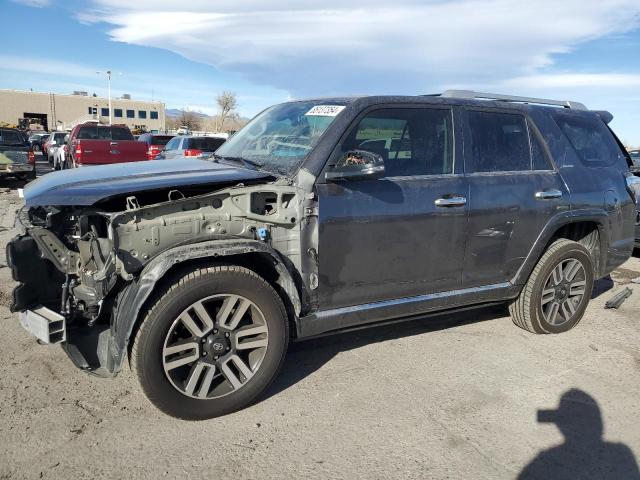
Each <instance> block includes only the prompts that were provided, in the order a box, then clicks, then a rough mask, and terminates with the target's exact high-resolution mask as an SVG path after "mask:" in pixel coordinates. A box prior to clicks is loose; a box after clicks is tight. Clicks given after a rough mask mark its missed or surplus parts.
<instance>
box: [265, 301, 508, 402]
mask: <svg viewBox="0 0 640 480" xmlns="http://www.w3.org/2000/svg"><path fill="white" fill-rule="evenodd" d="M508 315H509V312H508V310H507V308H506V306H492V307H485V308H477V309H474V310H468V311H463V312H458V313H448V314H442V315H433V316H427V317H422V318H418V319H415V320H408V321H403V322H402V323H394V324H388V325H382V326H376V327H370V328H364V329H361V330H356V331H353V330H352V331H349V332H344V333H339V334H333V335H330V336H326V337H322V338H317V339H312V340H305V341H301V342H298V343H292V344H291V345H290V346H289V349H288V352H287V357H286V359H285V363H284V366H283V367H282V370H281V372H280V373H279V374H278V376H277V377H276V380H275V381H274V383H273V384H272V385H271V387H270V388H269V389H268V390H267V392H266V394H265V396H264V397H263V400H264V399H267V398H269V397H271V396H273V395H276V394H278V393H280V392H282V391H284V390H286V389H287V388H289V387H291V386H293V385H295V384H296V383H298V382H299V381H301V380H302V379H304V378H306V377H307V376H308V375H311V374H312V373H313V372H315V371H316V370H318V369H319V368H320V367H322V366H323V365H324V364H325V363H327V362H328V361H329V360H331V359H332V358H333V357H334V356H336V355H337V354H338V353H340V352H344V351H348V350H352V349H354V348H359V347H362V346H364V345H369V344H373V343H380V342H386V341H389V340H394V339H397V338H404V337H411V336H413V335H422V334H424V333H429V332H435V331H438V330H445V329H448V328H453V327H457V326H460V325H465V324H470V323H476V322H482V321H485V320H491V319H495V318H501V317H505V316H508Z"/></svg>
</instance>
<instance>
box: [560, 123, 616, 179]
mask: <svg viewBox="0 0 640 480" xmlns="http://www.w3.org/2000/svg"><path fill="white" fill-rule="evenodd" d="M554 119H555V121H556V123H557V124H558V126H559V127H560V129H561V130H562V131H563V132H564V134H565V136H566V137H567V138H568V139H569V142H570V143H571V146H572V147H573V149H574V150H575V151H576V153H577V154H578V157H579V158H580V160H582V163H584V164H585V165H586V166H588V167H606V166H608V165H611V164H613V163H614V162H615V161H617V160H624V154H623V153H622V151H621V150H620V147H619V146H618V144H617V142H616V140H615V138H614V137H613V135H612V134H611V132H610V131H609V129H608V128H607V126H606V125H605V123H604V122H603V121H602V120H601V119H600V118H599V117H596V116H593V117H588V116H584V115H580V116H577V115H568V114H566V113H565V114H562V113H557V114H555V115H554Z"/></svg>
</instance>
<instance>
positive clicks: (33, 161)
mask: <svg viewBox="0 0 640 480" xmlns="http://www.w3.org/2000/svg"><path fill="white" fill-rule="evenodd" d="M27 162H28V163H30V164H31V165H35V164H36V154H35V153H33V150H31V149H29V157H28V160H27Z"/></svg>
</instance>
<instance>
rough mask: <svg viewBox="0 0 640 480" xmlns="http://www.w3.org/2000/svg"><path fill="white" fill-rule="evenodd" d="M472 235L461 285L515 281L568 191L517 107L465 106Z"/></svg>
mask: <svg viewBox="0 0 640 480" xmlns="http://www.w3.org/2000/svg"><path fill="white" fill-rule="evenodd" d="M462 117H463V126H464V131H465V133H464V143H465V144H464V158H465V173H466V178H467V181H468V183H469V236H468V239H467V248H466V253H465V260H464V268H463V281H462V283H463V287H464V288H469V287H477V286H482V285H493V284H499V283H504V282H508V281H509V280H511V279H512V278H513V277H514V276H515V274H516V272H517V271H518V269H519V268H520V266H521V265H522V263H523V262H524V260H525V257H526V256H527V254H528V253H529V251H530V250H531V248H532V247H533V245H534V243H535V241H536V239H537V238H538V236H539V235H540V233H541V232H542V229H543V228H544V226H545V225H546V223H547V222H548V221H549V219H550V218H551V217H552V216H553V215H555V214H556V213H557V212H559V211H562V210H568V209H569V205H570V199H569V193H568V191H567V189H566V186H565V184H564V182H563V181H562V179H561V177H560V175H559V173H558V171H557V170H556V169H555V167H554V166H553V164H552V162H551V160H550V156H549V155H548V152H547V149H546V147H545V146H544V142H543V140H542V137H541V135H540V133H539V132H538V130H537V128H536V127H535V125H534V124H533V122H531V121H530V120H529V119H527V118H526V117H525V116H524V115H523V114H521V113H519V112H514V111H513V110H505V111H501V110H495V109H472V108H467V109H463V111H462Z"/></svg>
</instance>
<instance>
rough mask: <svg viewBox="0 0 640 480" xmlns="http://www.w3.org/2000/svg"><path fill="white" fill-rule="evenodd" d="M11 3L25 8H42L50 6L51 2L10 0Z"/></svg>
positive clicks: (44, 0)
mask: <svg viewBox="0 0 640 480" xmlns="http://www.w3.org/2000/svg"><path fill="white" fill-rule="evenodd" d="M11 1H12V2H13V3H19V4H21V5H25V6H27V7H36V8H43V7H48V6H49V5H51V0H11Z"/></svg>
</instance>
